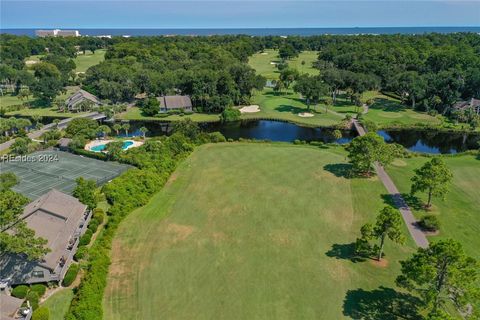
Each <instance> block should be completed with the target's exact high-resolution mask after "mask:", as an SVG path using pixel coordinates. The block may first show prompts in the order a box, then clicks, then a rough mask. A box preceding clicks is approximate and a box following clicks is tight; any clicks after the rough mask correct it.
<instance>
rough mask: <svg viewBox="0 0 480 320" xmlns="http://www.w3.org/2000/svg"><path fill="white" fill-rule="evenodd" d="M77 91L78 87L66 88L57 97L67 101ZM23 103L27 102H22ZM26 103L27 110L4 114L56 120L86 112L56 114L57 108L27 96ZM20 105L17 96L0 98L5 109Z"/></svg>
mask: <svg viewBox="0 0 480 320" xmlns="http://www.w3.org/2000/svg"><path fill="white" fill-rule="evenodd" d="M77 90H78V87H67V92H66V93H65V94H60V95H59V97H60V98H62V99H67V98H68V97H69V96H70V95H72V94H73V93H74V92H76V91H77ZM23 102H27V100H24V101H23ZM28 102H29V104H30V106H29V107H28V108H24V109H20V110H14V111H10V112H7V113H6V116H23V117H31V116H33V115H38V116H41V117H57V118H70V117H78V116H79V115H82V114H85V113H86V112H75V113H71V112H58V109H57V107H55V106H46V105H44V104H43V103H42V102H41V101H40V100H36V99H34V97H33V96H29V99H28ZM18 104H22V101H21V100H20V99H19V98H18V97H17V96H11V95H5V96H2V97H0V106H2V107H6V106H9V105H18Z"/></svg>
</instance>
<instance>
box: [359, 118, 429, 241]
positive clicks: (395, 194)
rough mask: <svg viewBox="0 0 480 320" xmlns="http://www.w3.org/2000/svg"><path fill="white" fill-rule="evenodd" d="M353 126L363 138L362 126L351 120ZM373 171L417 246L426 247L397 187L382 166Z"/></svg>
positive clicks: (410, 211) (424, 238)
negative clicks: (375, 172)
mask: <svg viewBox="0 0 480 320" xmlns="http://www.w3.org/2000/svg"><path fill="white" fill-rule="evenodd" d="M353 126H354V127H355V129H356V130H357V132H358V134H359V135H361V136H363V135H365V134H366V131H365V129H364V128H363V126H362V125H361V124H360V123H359V122H358V121H357V120H356V119H354V120H353ZM375 170H376V171H377V175H378V178H379V179H380V181H382V183H383V185H384V186H385V188H386V189H387V191H388V193H389V194H390V195H391V196H392V198H393V202H394V204H395V206H396V207H397V208H398V210H400V213H401V214H402V217H403V221H405V224H406V225H407V228H408V231H409V232H410V235H411V236H412V238H413V240H414V241H415V243H416V244H417V246H419V247H421V248H426V247H428V240H427V237H426V236H425V234H424V233H423V232H422V230H421V229H420V228H419V227H418V226H417V224H416V221H417V220H416V219H415V216H414V215H413V213H412V210H410V208H409V207H408V204H407V202H406V201H405V199H403V197H402V195H401V194H400V192H399V191H398V189H397V187H396V186H395V184H394V183H393V181H392V179H391V178H390V176H389V175H388V173H387V172H386V171H385V169H384V168H383V166H381V165H380V164H378V163H376V164H375Z"/></svg>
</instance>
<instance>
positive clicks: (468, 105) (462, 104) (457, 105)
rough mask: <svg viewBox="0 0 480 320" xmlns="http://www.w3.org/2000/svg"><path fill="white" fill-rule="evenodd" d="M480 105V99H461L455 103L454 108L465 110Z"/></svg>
mask: <svg viewBox="0 0 480 320" xmlns="http://www.w3.org/2000/svg"><path fill="white" fill-rule="evenodd" d="M476 107H480V100H479V99H475V98H472V99H470V100H468V101H459V102H457V103H455V104H454V105H453V108H454V109H459V110H465V109H468V108H476Z"/></svg>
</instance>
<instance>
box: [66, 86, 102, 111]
mask: <svg viewBox="0 0 480 320" xmlns="http://www.w3.org/2000/svg"><path fill="white" fill-rule="evenodd" d="M85 101H89V102H90V103H91V104H92V105H95V106H99V105H101V104H102V102H101V101H100V99H98V98H97V97H96V96H94V95H93V94H91V93H90V92H87V91H85V90H81V89H80V90H78V91H77V92H75V93H74V94H72V95H71V96H70V97H69V98H68V99H67V100H66V101H65V106H66V108H67V110H68V111H70V112H76V111H83V110H81V103H82V102H85Z"/></svg>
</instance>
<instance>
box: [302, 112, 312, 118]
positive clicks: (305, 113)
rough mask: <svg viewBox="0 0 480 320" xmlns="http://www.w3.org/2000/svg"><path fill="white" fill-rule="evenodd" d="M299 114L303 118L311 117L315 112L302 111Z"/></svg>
mask: <svg viewBox="0 0 480 320" xmlns="http://www.w3.org/2000/svg"><path fill="white" fill-rule="evenodd" d="M298 116H299V117H302V118H311V117H313V116H314V114H313V113H310V112H301V113H299V114H298Z"/></svg>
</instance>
